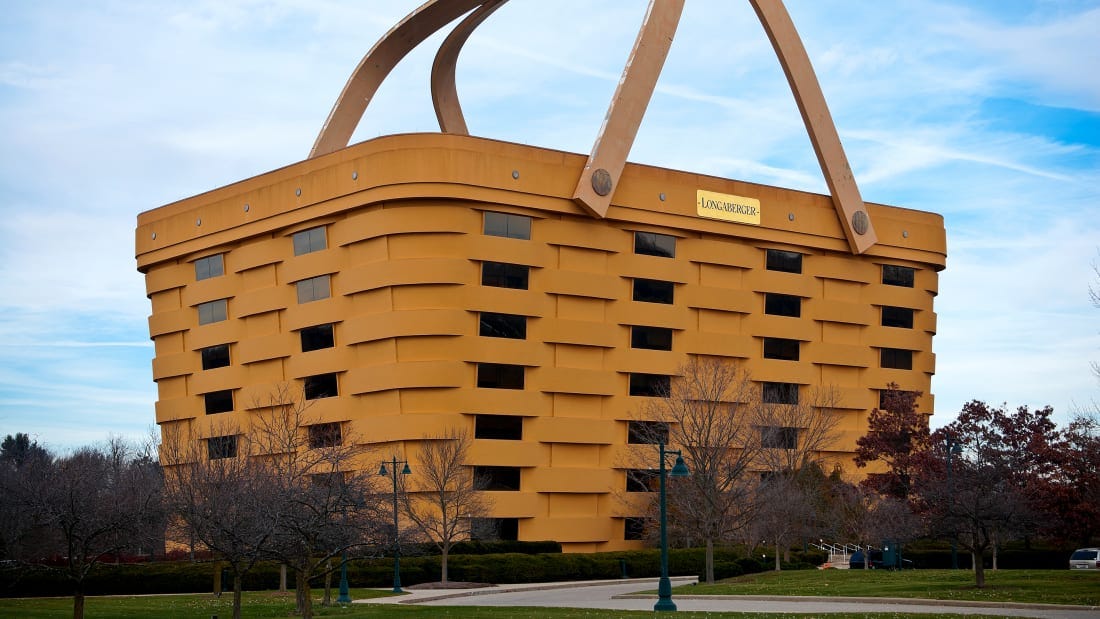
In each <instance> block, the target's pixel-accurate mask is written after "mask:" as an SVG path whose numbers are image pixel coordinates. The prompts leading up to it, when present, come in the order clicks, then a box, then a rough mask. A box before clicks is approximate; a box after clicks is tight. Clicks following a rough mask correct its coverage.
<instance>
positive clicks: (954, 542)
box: [947, 436, 963, 570]
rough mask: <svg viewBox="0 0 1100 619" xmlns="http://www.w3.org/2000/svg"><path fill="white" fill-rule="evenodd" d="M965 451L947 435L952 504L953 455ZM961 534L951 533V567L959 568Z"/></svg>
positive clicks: (953, 502) (948, 487) (952, 502)
mask: <svg viewBox="0 0 1100 619" xmlns="http://www.w3.org/2000/svg"><path fill="white" fill-rule="evenodd" d="M962 452H963V448H962V445H960V444H959V442H958V441H956V440H955V439H953V438H951V437H950V436H949V437H947V492H948V493H949V494H950V495H951V504H952V505H954V504H955V487H954V486H953V485H951V456H953V455H955V456H957V455H959V454H961V453H962ZM958 537H959V534H958V532H955V533H952V534H951V569H953V570H957V569H959V540H958Z"/></svg>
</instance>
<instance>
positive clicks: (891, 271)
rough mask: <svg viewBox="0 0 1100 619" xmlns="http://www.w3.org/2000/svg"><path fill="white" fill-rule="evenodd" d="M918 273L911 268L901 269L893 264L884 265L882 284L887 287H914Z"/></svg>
mask: <svg viewBox="0 0 1100 619" xmlns="http://www.w3.org/2000/svg"><path fill="white" fill-rule="evenodd" d="M915 273H916V271H915V270H914V269H912V268H910V267H899V266H896V265H893V264H884V265H882V283H884V284H886V285H887V286H903V287H905V288H912V287H913V280H914V275H915Z"/></svg>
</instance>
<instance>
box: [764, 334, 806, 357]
mask: <svg viewBox="0 0 1100 619" xmlns="http://www.w3.org/2000/svg"><path fill="white" fill-rule="evenodd" d="M764 358H765V359H781V360H783V361H798V340H788V339H785V338H781V337H766V338H764Z"/></svg>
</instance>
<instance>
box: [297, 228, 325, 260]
mask: <svg viewBox="0 0 1100 619" xmlns="http://www.w3.org/2000/svg"><path fill="white" fill-rule="evenodd" d="M293 239H294V255H295V256H301V255H302V254H308V253H312V252H315V251H321V250H322V249H325V248H327V247H328V243H327V241H326V240H325V227H324V226H321V227H319V228H310V229H309V230H302V231H301V232H295V233H294V236H293Z"/></svg>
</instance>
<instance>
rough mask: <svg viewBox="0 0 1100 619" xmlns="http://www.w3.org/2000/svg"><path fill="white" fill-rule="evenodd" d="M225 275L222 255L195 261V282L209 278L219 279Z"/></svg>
mask: <svg viewBox="0 0 1100 619" xmlns="http://www.w3.org/2000/svg"><path fill="white" fill-rule="evenodd" d="M224 274H225V265H224V264H223V262H222V255H221V254H215V255H213V256H207V257H205V258H199V259H198V260H196V261H195V280H196V281H200V280H204V279H210V278H211V277H220V276H222V275H224Z"/></svg>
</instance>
